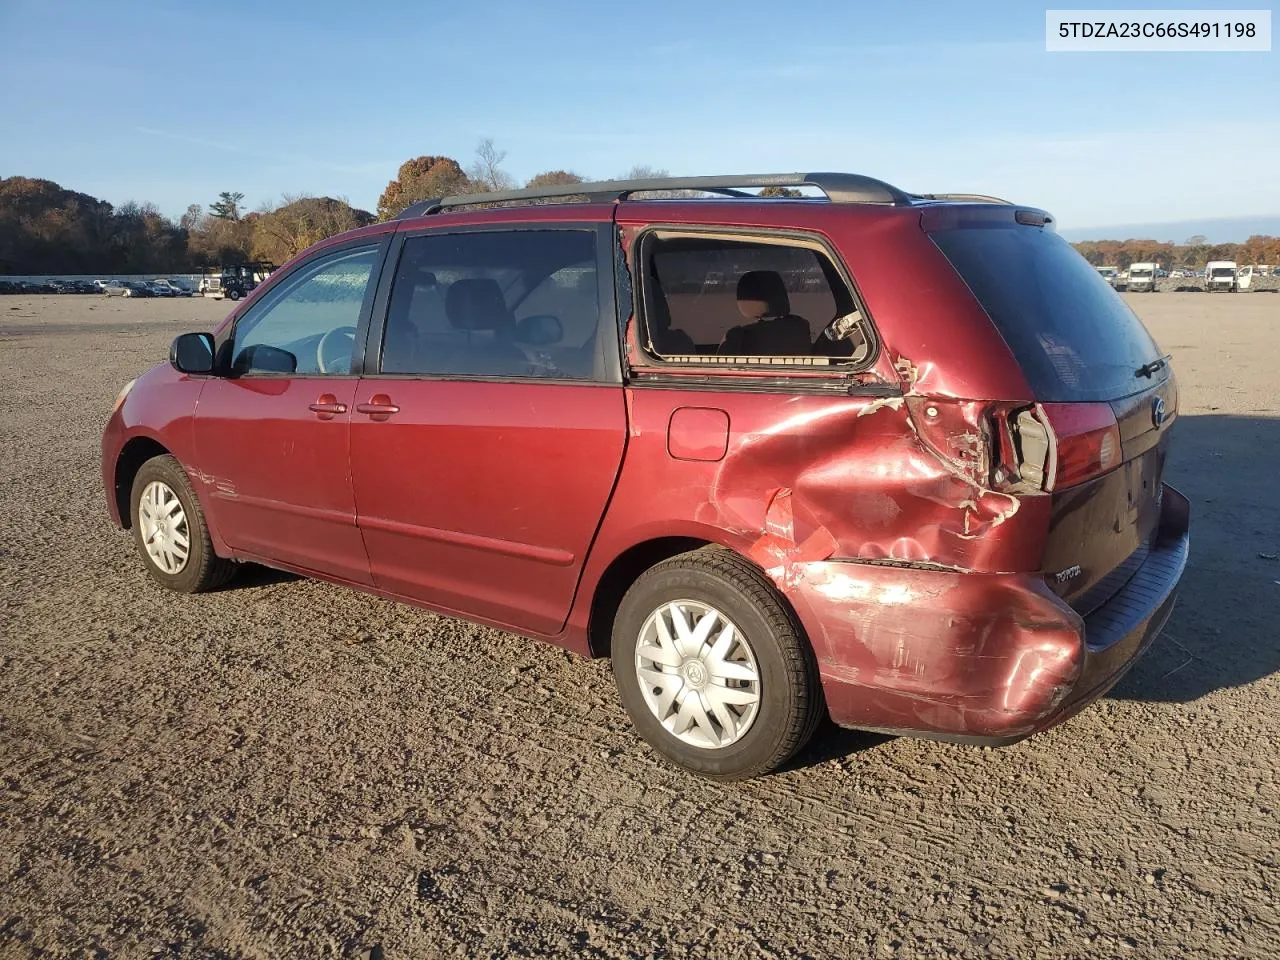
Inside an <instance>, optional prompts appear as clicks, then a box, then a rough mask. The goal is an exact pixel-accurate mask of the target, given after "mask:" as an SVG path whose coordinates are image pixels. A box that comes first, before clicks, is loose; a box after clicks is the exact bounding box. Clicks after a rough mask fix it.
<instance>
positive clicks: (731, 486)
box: [573, 204, 1083, 736]
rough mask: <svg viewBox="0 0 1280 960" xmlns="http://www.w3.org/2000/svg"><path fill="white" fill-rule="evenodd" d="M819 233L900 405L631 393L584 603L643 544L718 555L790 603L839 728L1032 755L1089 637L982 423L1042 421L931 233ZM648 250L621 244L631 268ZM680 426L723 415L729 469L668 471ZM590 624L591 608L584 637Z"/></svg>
mask: <svg viewBox="0 0 1280 960" xmlns="http://www.w3.org/2000/svg"><path fill="white" fill-rule="evenodd" d="M690 206H691V207H693V206H695V205H690ZM790 206H792V205H784V204H779V205H777V209H779V210H780V211H784V210H785V209H786V208H787V207H790ZM715 210H716V215H717V216H721V217H722V216H723V212H722V211H724V207H723V206H719V205H717V207H716V208H715ZM779 216H780V217H781V216H783V214H782V213H779ZM621 219H622V218H621V216H620V221H621ZM744 225H746V224H744ZM755 225H763V224H755ZM769 225H773V226H779V227H787V226H791V224H788V223H785V222H779V223H776V224H773V223H771V224H769ZM797 226H799V225H797ZM803 227H804V229H808V230H815V229H817V230H820V231H821V232H822V233H823V234H824V235H825V236H827V237H828V238H829V239H830V240H831V241H832V243H833V244H834V246H835V247H836V249H837V250H838V251H839V252H840V254H841V256H842V257H843V258H844V260H845V263H846V266H847V268H848V269H849V272H850V273H851V275H852V276H853V277H854V280H855V282H856V283H857V284H858V287H859V292H860V294H861V296H862V298H863V300H864V303H865V304H866V306H867V308H868V314H869V316H870V317H871V320H872V322H873V323H874V324H875V326H876V330H877V334H878V338H879V341H880V344H881V353H880V356H879V357H878V358H877V362H876V363H875V365H874V367H873V369H872V370H871V371H869V374H868V376H870V377H872V378H874V379H875V380H878V381H879V382H880V384H881V385H882V386H883V385H885V384H886V382H888V383H889V384H893V382H894V381H896V385H897V386H899V387H900V389H901V390H902V394H903V395H902V396H884V395H883V390H881V391H880V394H879V395H878V396H849V395H841V394H836V393H816V392H812V391H810V392H797V393H787V392H785V391H784V392H778V393H764V392H748V391H740V390H733V389H731V388H726V389H724V390H716V389H715V388H714V387H712V386H706V385H697V386H691V387H690V388H689V389H682V388H681V386H680V384H679V381H678V379H677V377H678V374H672V375H671V376H670V377H669V378H668V379H667V381H666V382H664V383H662V384H660V385H659V384H655V385H653V386H640V385H635V384H633V385H632V386H631V387H629V388H628V390H627V396H628V410H629V433H630V439H629V443H628V447H627V451H626V455H625V459H624V463H623V468H622V471H621V475H620V478H619V481H618V486H617V489H616V492H615V495H614V498H613V501H612V503H611V505H610V509H609V511H608V513H607V514H606V517H605V520H604V522H603V524H602V526H601V529H600V532H599V536H598V538H597V541H596V544H595V547H594V549H593V551H592V556H591V559H590V560H589V562H588V565H587V569H586V570H585V571H584V579H583V585H584V587H585V588H586V589H585V590H584V591H583V592H582V594H580V600H581V598H582V596H583V595H585V596H589V595H590V593H591V589H592V587H593V585H594V584H595V583H596V581H597V580H598V578H599V576H600V574H601V573H602V571H603V569H604V567H605V566H606V565H607V564H608V562H609V560H610V559H611V558H613V557H616V556H618V555H620V554H621V553H622V552H623V551H625V550H627V549H628V548H629V547H631V546H633V545H635V544H637V543H640V542H643V541H645V540H648V539H651V538H655V537H669V536H684V537H694V538H698V539H702V540H706V541H709V542H712V543H716V544H719V545H721V546H724V547H727V548H730V549H733V550H735V551H737V552H739V553H742V554H744V555H746V556H748V557H750V558H752V559H753V560H754V561H755V562H756V563H757V564H758V565H759V566H760V567H761V568H762V569H763V570H765V571H766V573H767V574H768V575H769V576H770V577H771V578H772V579H773V580H774V582H775V583H776V584H777V585H778V587H779V588H780V589H781V590H782V592H783V593H784V595H785V596H786V597H787V598H788V600H789V601H790V602H791V604H792V606H793V608H794V609H795V611H796V613H797V615H798V616H799V618H800V619H801V621H802V623H803V625H804V627H805V629H806V632H807V634H808V636H809V638H810V641H811V643H812V645H813V648H814V653H815V655H816V657H817V660H818V663H819V667H820V670H821V674H822V678H823V683H824V688H825V691H826V694H827V700H828V705H829V707H830V709H831V712H832V716H833V718H834V719H835V720H836V722H838V723H842V724H845V725H848V726H869V727H879V728H893V729H903V730H910V729H916V730H929V731H935V732H942V733H947V732H951V733H956V734H962V735H979V736H983V735H991V736H1006V735H1017V734H1020V733H1021V732H1024V731H1026V730H1029V729H1030V728H1031V726H1032V725H1033V724H1034V721H1035V720H1036V719H1038V718H1039V717H1040V716H1042V715H1043V714H1045V713H1047V712H1048V711H1050V710H1051V709H1052V708H1053V706H1055V705H1056V704H1057V703H1058V702H1059V700H1060V699H1061V697H1062V696H1063V695H1064V694H1065V692H1066V691H1067V689H1069V687H1070V684H1071V683H1072V682H1073V680H1074V678H1075V676H1076V675H1077V674H1078V672H1079V669H1080V665H1081V662H1082V657H1083V649H1082V644H1081V633H1080V629H1081V624H1080V622H1079V620H1078V618H1076V617H1075V616H1074V614H1072V613H1071V611H1070V610H1068V609H1066V608H1065V607H1064V606H1063V605H1062V604H1061V603H1059V602H1058V601H1057V600H1056V599H1055V598H1054V597H1053V596H1052V594H1051V593H1050V592H1049V591H1048V589H1047V588H1046V587H1045V586H1044V584H1043V582H1042V578H1040V577H1039V576H1038V575H1037V573H1036V571H1037V570H1038V569H1039V566H1040V561H1041V551H1042V549H1043V543H1044V537H1045V533H1046V530H1047V528H1048V524H1049V519H1050V501H1049V497H1048V496H1045V495H1021V496H1013V495H1010V494H1006V493H1003V492H1000V491H996V490H992V489H990V486H989V484H988V479H987V477H988V473H989V470H988V467H989V464H987V462H986V459H985V456H986V454H985V449H986V446H985V445H986V436H985V432H984V431H985V430H986V429H987V426H986V419H985V418H986V411H987V410H988V408H989V407H990V405H991V402H993V401H998V402H1002V403H1004V404H1006V405H1007V404H1018V403H1026V402H1030V401H1031V400H1032V399H1033V397H1032V394H1031V391H1030V388H1029V387H1028V386H1027V384H1026V381H1025V378H1024V377H1023V376H1022V373H1021V371H1020V369H1019V368H1018V366H1017V364H1016V362H1015V361H1014V360H1013V358H1012V355H1011V354H1010V353H1009V351H1008V349H1007V348H1006V347H1005V345H1004V343H1003V341H1002V340H1001V339H1000V338H999V335H998V334H997V333H996V332H995V330H994V328H993V326H992V324H991V322H990V320H989V319H988V318H987V316H986V315H985V313H984V312H983V311H982V310H981V308H980V307H979V306H978V305H977V303H976V302H975V301H974V300H973V298H972V296H971V295H970V294H969V291H968V288H967V287H966V286H965V285H964V283H963V281H961V280H960V278H959V277H958V276H957V275H956V274H955V272H954V270H952V269H951V268H950V266H949V264H947V263H946V261H945V259H943V258H942V255H941V253H940V252H939V251H938V250H937V248H936V247H935V246H934V245H933V243H932V242H931V241H930V240H929V239H928V237H927V235H926V234H924V233H923V232H922V231H921V229H920V226H919V216H918V214H916V213H913V212H911V211H883V212H882V211H868V212H862V211H860V212H859V213H858V215H857V216H855V215H854V214H853V213H852V212H847V211H843V210H836V211H831V210H827V209H815V208H809V209H808V211H806V216H805V223H804V224H803ZM638 229H639V225H638V224H635V225H624V230H623V232H622V233H623V246H624V249H627V250H629V249H630V248H631V246H632V244H631V241H632V240H633V239H634V236H635V234H636V232H637V230H638ZM633 269H634V268H633ZM635 321H636V318H635V317H634V316H633V317H630V318H626V323H625V324H624V327H623V330H624V338H625V340H626V341H627V344H626V345H627V347H628V350H627V354H628V358H629V360H630V361H631V364H632V366H633V368H634V367H635V366H636V365H637V364H644V363H645V360H644V353H643V351H641V350H639V348H638V342H637V337H638V331H637V325H636V322H635ZM863 381H864V382H866V379H865V378H863ZM931 401H937V402H936V403H931ZM683 407H698V408H708V407H710V408H721V409H723V410H725V411H726V412H727V414H728V417H729V421H730V427H729V439H728V445H727V450H726V453H725V455H724V457H723V458H722V459H720V460H719V461H717V462H698V461H687V460H676V459H674V458H672V457H670V456H669V455H668V453H667V449H666V443H667V441H666V430H667V424H668V423H669V422H670V420H671V417H672V415H673V413H675V411H677V410H679V409H680V408H683ZM913 411H914V414H913ZM917 421H918V422H919V424H920V426H919V427H918V426H917ZM585 618H586V612H585V607H584V606H583V605H581V604H580V609H579V610H578V611H576V612H575V616H574V618H573V620H574V622H575V623H576V625H577V627H578V628H579V629H585Z"/></svg>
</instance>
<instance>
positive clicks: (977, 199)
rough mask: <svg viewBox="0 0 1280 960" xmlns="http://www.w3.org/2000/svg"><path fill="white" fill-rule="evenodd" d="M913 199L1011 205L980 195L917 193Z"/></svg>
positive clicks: (1008, 202)
mask: <svg viewBox="0 0 1280 960" xmlns="http://www.w3.org/2000/svg"><path fill="white" fill-rule="evenodd" d="M915 198H916V199H918V200H969V201H971V202H973V203H1003V204H1006V205H1012V201H1010V200H1002V199H1001V198H1000V197H988V196H986V195H985V194H981V193H917V194H916V195H915Z"/></svg>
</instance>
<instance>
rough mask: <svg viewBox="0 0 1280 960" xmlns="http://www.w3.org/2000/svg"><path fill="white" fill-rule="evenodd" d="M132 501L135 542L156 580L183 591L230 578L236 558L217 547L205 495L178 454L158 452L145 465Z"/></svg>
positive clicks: (200, 590)
mask: <svg viewBox="0 0 1280 960" xmlns="http://www.w3.org/2000/svg"><path fill="white" fill-rule="evenodd" d="M129 503H130V508H129V519H130V521H131V524H132V527H133V539H134V544H135V545H136V547H137V549H138V554H139V555H140V556H141V557H142V562H143V563H144V564H145V565H146V568H147V573H149V574H150V575H151V579H153V580H155V581H156V583H158V584H160V585H161V586H163V587H167V588H168V589H170V590H176V591H177V592H179V593H203V592H204V591H206V590H213V589H215V588H216V587H220V586H222V584H224V583H226V582H227V580H229V579H230V578H231V574H232V573H234V572H235V564H234V563H233V562H232V561H230V560H224V559H223V558H222V557H219V556H218V555H217V554H216V553H214V552H213V541H212V539H211V538H210V536H209V528H208V526H207V525H206V524H205V520H204V511H203V510H201V509H200V501H199V500H197V499H196V495H195V493H194V491H192V489H191V483H190V481H189V480H188V479H187V473H186V471H185V470H183V469H182V464H180V463H178V461H177V460H175V459H174V458H173V457H171V456H169V455H168V454H165V455H163V456H159V457H153V458H152V459H150V460H148V461H147V462H146V463H144V464H143V465H142V467H141V469H139V470H138V474H137V476H135V477H134V478H133V488H132V492H131V493H130V496H129Z"/></svg>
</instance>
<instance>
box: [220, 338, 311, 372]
mask: <svg viewBox="0 0 1280 960" xmlns="http://www.w3.org/2000/svg"><path fill="white" fill-rule="evenodd" d="M297 369H298V358H297V357H295V356H294V355H293V354H292V353H290V352H289V351H288V350H281V349H280V348H279V347H273V346H270V345H269V344H265V343H254V344H250V345H249V346H247V347H245V348H244V349H243V350H241V351H240V353H239V354H238V355H237V356H236V360H235V372H236V373H237V374H241V373H248V372H249V371H250V370H257V371H260V372H263V373H296V372H297Z"/></svg>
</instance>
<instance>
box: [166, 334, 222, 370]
mask: <svg viewBox="0 0 1280 960" xmlns="http://www.w3.org/2000/svg"><path fill="white" fill-rule="evenodd" d="M169 363H171V364H172V365H173V368H174V369H175V370H177V371H178V372H179V373H213V334H211V333H184V334H182V335H181V336H178V337H174V339H173V343H172V344H171V345H170V347H169Z"/></svg>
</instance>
